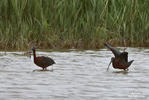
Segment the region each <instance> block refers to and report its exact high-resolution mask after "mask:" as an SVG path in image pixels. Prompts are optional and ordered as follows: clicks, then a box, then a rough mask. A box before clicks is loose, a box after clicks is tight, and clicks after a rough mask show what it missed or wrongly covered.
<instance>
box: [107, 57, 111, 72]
mask: <svg viewBox="0 0 149 100" xmlns="http://www.w3.org/2000/svg"><path fill="white" fill-rule="evenodd" d="M111 62H112V60H111V61H110V63H109V65H108V68H107V71H108V70H109V67H110V65H111Z"/></svg>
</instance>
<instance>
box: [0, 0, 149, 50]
mask: <svg viewBox="0 0 149 100" xmlns="http://www.w3.org/2000/svg"><path fill="white" fill-rule="evenodd" d="M103 42H109V43H111V44H112V45H119V46H149V0H0V49H17V50H23V49H27V48H30V47H31V46H32V45H36V46H39V47H43V48H59V49H60V48H83V49H98V48H100V47H102V46H103Z"/></svg>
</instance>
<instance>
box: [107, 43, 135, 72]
mask: <svg viewBox="0 0 149 100" xmlns="http://www.w3.org/2000/svg"><path fill="white" fill-rule="evenodd" d="M104 45H105V46H106V47H107V48H108V49H110V50H111V51H112V53H113V54H114V56H115V57H112V58H111V61H110V63H109V65H108V68H107V70H108V69H109V66H110V64H111V63H112V65H113V68H115V69H123V70H128V67H129V66H130V65H131V64H132V62H133V61H134V60H131V61H129V62H128V52H125V51H123V52H120V51H119V50H118V49H116V48H113V47H111V46H110V45H109V44H107V43H104Z"/></svg>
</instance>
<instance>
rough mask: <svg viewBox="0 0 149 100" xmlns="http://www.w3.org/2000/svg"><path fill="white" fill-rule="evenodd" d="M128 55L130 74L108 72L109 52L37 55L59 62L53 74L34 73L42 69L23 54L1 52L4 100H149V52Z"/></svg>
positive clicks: (0, 89)
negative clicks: (131, 62) (130, 61)
mask: <svg viewBox="0 0 149 100" xmlns="http://www.w3.org/2000/svg"><path fill="white" fill-rule="evenodd" d="M127 51H128V52H129V60H132V59H134V60H135V61H134V62H133V64H132V65H131V66H130V68H129V71H128V72H124V71H122V70H116V69H113V68H112V67H111V66H110V69H109V71H108V72H107V71H106V68H107V66H108V64H109V61H110V59H111V57H112V56H113V55H112V53H111V52H110V51H108V50H107V49H101V50H99V51H92V50H84V51H78V50H70V51H69V52H68V51H67V52H64V51H63V52H58V51H53V52H41V51H39V52H37V55H40V56H48V57H51V58H53V59H54V60H55V62H56V64H55V65H53V69H54V71H53V72H51V71H45V72H43V71H35V72H33V70H40V68H39V67H37V66H36V65H35V64H34V63H33V61H32V60H31V59H30V58H28V57H27V56H23V52H7V53H6V54H5V53H4V52H0V100H149V49H143V48H141V49H138V48H127ZM48 69H49V70H50V69H51V68H50V67H49V68H48Z"/></svg>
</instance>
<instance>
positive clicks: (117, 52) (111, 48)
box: [104, 43, 121, 57]
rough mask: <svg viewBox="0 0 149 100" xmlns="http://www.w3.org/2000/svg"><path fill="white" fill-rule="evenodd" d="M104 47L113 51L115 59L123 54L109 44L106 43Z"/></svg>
mask: <svg viewBox="0 0 149 100" xmlns="http://www.w3.org/2000/svg"><path fill="white" fill-rule="evenodd" d="M104 45H105V46H106V47H107V48H109V49H110V50H111V51H112V53H113V54H114V56H115V57H118V56H120V54H121V52H120V51H119V50H118V49H116V48H113V47H111V46H110V45H109V44H107V43H104Z"/></svg>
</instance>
